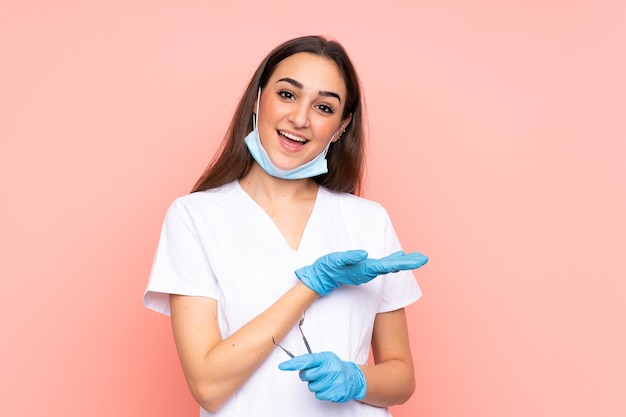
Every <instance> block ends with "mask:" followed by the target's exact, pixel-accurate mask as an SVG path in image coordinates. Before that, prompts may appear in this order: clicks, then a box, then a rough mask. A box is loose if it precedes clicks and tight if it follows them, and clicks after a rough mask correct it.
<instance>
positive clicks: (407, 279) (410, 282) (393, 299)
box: [378, 214, 422, 313]
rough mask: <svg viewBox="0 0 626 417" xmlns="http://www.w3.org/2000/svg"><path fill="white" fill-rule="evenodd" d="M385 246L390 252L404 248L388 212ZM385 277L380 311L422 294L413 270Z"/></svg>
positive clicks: (402, 303) (392, 308) (415, 298)
mask: <svg viewBox="0 0 626 417" xmlns="http://www.w3.org/2000/svg"><path fill="white" fill-rule="evenodd" d="M385 247H386V250H385V251H386V253H388V254H391V253H394V252H397V251H401V250H402V246H401V245H400V241H399V240H398V236H397V235H396V232H395V229H394V228H393V225H392V223H391V219H390V218H389V215H388V214H387V219H386V224H385ZM383 279H384V284H383V294H382V298H381V301H380V305H379V307H378V312H379V313H385V312H388V311H394V310H398V309H400V308H403V307H406V306H408V305H409V304H412V303H414V302H415V301H417V300H418V299H419V298H420V297H421V296H422V291H421V289H420V287H419V285H418V283H417V281H416V279H415V275H414V273H413V271H400V272H396V273H393V274H388V275H386V276H385V277H384V278H383Z"/></svg>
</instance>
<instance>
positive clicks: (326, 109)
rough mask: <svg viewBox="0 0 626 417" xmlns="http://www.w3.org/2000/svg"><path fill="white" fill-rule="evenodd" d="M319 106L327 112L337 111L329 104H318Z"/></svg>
mask: <svg viewBox="0 0 626 417" xmlns="http://www.w3.org/2000/svg"><path fill="white" fill-rule="evenodd" d="M317 108H318V109H320V110H321V111H322V112H323V113H327V114H333V113H335V109H333V108H332V107H330V106H329V105H327V104H318V105H317Z"/></svg>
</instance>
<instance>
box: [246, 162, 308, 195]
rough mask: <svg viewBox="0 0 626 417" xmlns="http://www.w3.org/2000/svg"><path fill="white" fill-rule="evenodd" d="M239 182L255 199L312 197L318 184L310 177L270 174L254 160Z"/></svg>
mask: <svg viewBox="0 0 626 417" xmlns="http://www.w3.org/2000/svg"><path fill="white" fill-rule="evenodd" d="M239 184H240V185H241V188H243V189H244V190H245V191H246V192H247V193H248V194H249V195H251V196H253V197H254V198H255V199H258V198H262V199H265V200H269V201H276V200H285V199H287V200H290V199H293V200H295V199H302V198H311V197H314V196H315V195H317V188H318V185H317V183H316V182H315V181H313V180H312V179H310V178H304V179H300V180H285V179H282V178H276V177H273V176H271V175H269V174H268V173H267V172H265V171H264V170H263V168H261V166H260V165H259V164H257V163H256V162H254V163H253V164H252V167H251V168H250V171H249V172H248V173H247V174H246V175H244V176H243V177H241V178H240V179H239Z"/></svg>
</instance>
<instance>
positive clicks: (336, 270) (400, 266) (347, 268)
mask: <svg viewBox="0 0 626 417" xmlns="http://www.w3.org/2000/svg"><path fill="white" fill-rule="evenodd" d="M426 262H428V258H427V257H426V256H424V255H422V254H421V253H417V252H413V253H409V254H405V253H404V252H402V251H400V252H395V253H393V254H391V255H388V256H385V257H383V258H380V259H368V258H367V252H366V251H364V250H349V251H345V252H333V253H329V254H327V255H324V256H322V257H321V258H319V259H318V260H316V261H315V262H314V263H313V264H312V265H308V266H305V267H302V268H300V269H297V270H296V271H295V273H296V276H297V277H298V279H299V280H300V281H302V282H303V283H304V284H305V285H306V286H307V287H309V288H310V289H312V290H313V291H315V292H316V293H317V294H319V295H320V296H324V295H327V294H330V292H331V291H332V290H334V289H335V288H338V287H340V286H342V285H360V284H365V283H366V282H369V281H371V280H372V279H374V278H376V277H377V276H379V275H385V274H389V273H391V272H398V271H404V270H409V269H417V268H419V267H420V266H422V265H424V264H425V263H426Z"/></svg>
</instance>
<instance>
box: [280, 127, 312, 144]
mask: <svg viewBox="0 0 626 417" xmlns="http://www.w3.org/2000/svg"><path fill="white" fill-rule="evenodd" d="M278 134H279V135H281V136H283V137H285V138H287V139H289V140H292V141H294V142H298V143H302V144H305V143H307V142H308V140H307V139H305V138H301V137H300V136H296V135H292V134H291V133H287V132H283V131H282V130H278Z"/></svg>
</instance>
